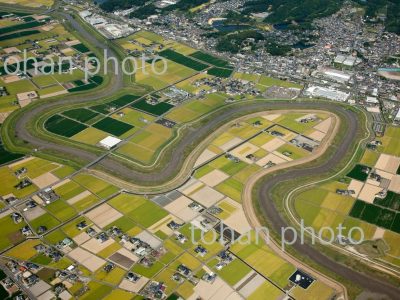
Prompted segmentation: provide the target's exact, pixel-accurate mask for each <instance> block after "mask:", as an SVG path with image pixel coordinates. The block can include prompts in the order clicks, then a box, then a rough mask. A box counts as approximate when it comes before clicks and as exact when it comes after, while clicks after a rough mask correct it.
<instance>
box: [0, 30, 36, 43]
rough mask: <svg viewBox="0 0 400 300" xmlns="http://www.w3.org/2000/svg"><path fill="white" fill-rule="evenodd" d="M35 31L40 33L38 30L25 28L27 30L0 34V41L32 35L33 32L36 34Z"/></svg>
mask: <svg viewBox="0 0 400 300" xmlns="http://www.w3.org/2000/svg"><path fill="white" fill-rule="evenodd" d="M37 33H40V31H39V30H27V31H21V32H17V33H12V34H7V35H2V36H0V41H6V40H10V39H15V38H19V37H24V36H28V35H33V34H37Z"/></svg>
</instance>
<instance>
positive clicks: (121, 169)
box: [16, 14, 400, 299]
mask: <svg viewBox="0 0 400 300" xmlns="http://www.w3.org/2000/svg"><path fill="white" fill-rule="evenodd" d="M63 16H64V17H65V18H66V19H67V20H68V21H69V22H70V23H71V25H72V26H73V28H75V30H77V31H78V32H79V33H80V34H81V35H82V36H83V37H84V38H85V39H86V40H87V41H88V42H89V43H91V44H92V45H95V46H96V47H98V48H102V49H108V51H109V56H116V55H115V53H114V52H113V51H112V49H110V48H109V47H108V46H107V45H105V44H103V43H101V42H99V41H98V40H97V39H96V38H94V37H93V36H92V35H90V34H89V33H88V32H86V31H85V30H84V29H83V28H81V26H80V25H79V23H78V22H76V21H75V20H74V19H73V18H72V17H70V16H69V15H68V14H63ZM114 80H115V81H114V83H113V84H112V86H111V87H110V88H109V89H108V90H107V91H106V92H102V93H93V94H91V95H89V96H85V97H82V96H76V97H70V98H66V99H64V100H61V101H57V102H54V103H51V102H50V103H46V104H44V105H41V106H38V107H35V108H34V109H32V110H30V111H28V112H27V113H26V114H24V115H23V116H22V117H21V118H20V119H19V120H18V121H17V123H16V135H17V136H18V137H19V138H20V139H22V140H25V141H27V142H29V143H30V144H31V145H33V146H35V147H37V148H39V149H48V150H54V151H57V152H60V153H65V154H68V155H72V156H75V157H78V158H80V159H83V160H85V161H88V162H91V161H96V160H97V159H98V158H97V156H96V154H93V153H90V152H87V151H84V150H80V149H77V148H74V147H68V146H65V145H59V144H57V143H52V142H49V141H44V140H41V139H40V138H38V137H36V136H33V135H31V134H30V133H29V132H28V131H27V130H26V127H27V124H28V122H29V120H31V119H32V118H33V117H34V116H37V115H40V114H42V113H44V112H45V111H47V110H48V109H51V108H53V107H55V106H58V105H69V104H71V103H83V102H90V101H94V100H96V99H101V98H105V97H108V96H111V95H113V94H114V93H116V92H117V91H118V90H120V89H121V88H122V87H123V78H122V76H121V75H118V76H116V77H115V79H114ZM288 108H291V109H323V110H328V111H331V112H334V113H335V112H336V113H340V114H344V115H345V116H346V118H347V119H348V122H349V129H348V134H347V136H346V137H345V140H344V141H343V143H342V144H341V145H340V146H339V148H338V149H337V151H336V153H335V155H334V156H333V157H332V158H331V159H330V160H329V161H327V162H325V163H324V164H323V165H322V166H319V167H317V168H313V169H307V170H301V171H294V172H291V173H289V174H284V175H278V176H276V177H275V178H273V179H272V180H270V181H268V182H264V184H263V186H262V189H261V190H260V195H259V196H260V199H261V200H262V201H261V203H262V209H263V212H264V213H265V216H266V217H267V218H268V219H269V220H270V222H271V223H272V224H273V227H274V228H275V229H279V228H280V227H282V226H283V227H285V226H286V223H285V221H284V220H283V219H282V218H281V217H280V216H279V213H278V212H277V210H276V207H275V206H274V203H273V201H271V200H270V194H269V191H270V190H271V188H272V187H273V186H274V185H275V184H277V183H278V182H281V181H283V180H289V179H291V178H293V177H296V176H307V175H310V174H312V175H316V174H320V173H323V172H325V171H327V170H329V169H331V168H332V167H334V166H335V165H336V164H337V163H338V162H339V161H340V159H341V158H342V157H343V156H344V154H345V153H346V152H347V151H348V147H349V145H350V144H351V142H352V140H353V139H354V138H355V133H356V130H357V128H358V126H359V124H358V121H357V119H356V116H355V114H354V113H351V112H350V111H347V110H345V109H343V108H342V107H339V106H337V105H334V104H330V103H305V102H303V103H290V104H289V103H288V102H275V103H266V102H264V103H263V102H256V103H251V104H249V105H247V106H236V107H235V106H232V107H231V109H229V110H227V111H224V112H223V113H220V112H218V113H215V114H214V117H213V118H212V119H211V121H210V122H208V123H207V124H205V125H204V126H202V127H201V128H199V129H197V130H195V131H193V132H192V133H191V134H187V135H185V136H184V137H183V138H182V139H181V140H180V141H179V142H178V144H176V145H175V146H174V149H173V151H171V152H172V153H171V154H170V157H169V158H168V159H169V160H168V161H169V163H168V164H166V166H164V167H162V168H160V169H158V170H157V172H152V173H143V172H139V171H135V170H133V169H130V168H129V167H127V166H125V165H123V164H120V163H118V162H116V161H114V160H112V159H110V158H104V159H103V160H101V161H100V162H99V164H100V165H101V166H102V167H104V168H106V169H107V170H109V171H111V172H112V173H114V174H118V175H120V176H123V177H124V178H129V179H130V180H131V181H133V182H135V183H137V184H141V183H143V184H146V185H151V184H152V183H153V184H154V183H155V182H157V183H160V182H162V181H163V180H166V179H167V178H171V177H172V176H173V174H176V173H177V172H178V170H179V168H180V167H181V166H182V163H183V161H184V159H185V156H186V154H187V153H186V150H187V149H188V147H189V146H191V145H193V144H194V143H197V142H198V141H199V140H202V139H204V138H206V136H207V135H208V134H209V132H210V131H211V130H214V129H216V128H218V127H219V126H221V124H223V123H224V122H226V121H227V120H231V119H232V118H233V117H234V116H237V115H238V114H239V113H240V114H242V115H245V114H248V113H251V112H254V111H262V110H270V109H288ZM295 247H296V250H297V251H298V252H299V253H301V254H305V255H308V256H310V257H311V258H312V259H313V260H314V261H315V262H316V263H318V264H320V265H322V266H324V267H327V268H329V269H330V270H332V271H333V272H336V273H337V274H339V275H340V276H343V277H344V278H346V279H348V280H350V281H353V282H355V283H357V284H359V285H360V286H362V287H364V288H366V289H370V290H373V291H375V292H381V293H384V294H388V295H389V296H391V297H393V299H395V298H396V297H395V296H397V295H398V294H399V293H400V290H399V289H398V288H395V287H393V286H391V285H389V284H387V283H384V282H381V281H379V280H377V279H374V278H370V277H368V276H365V275H362V274H360V273H357V272H355V271H353V270H351V269H350V268H348V267H346V266H343V265H341V264H339V263H337V262H335V261H332V260H331V259H329V258H327V257H325V256H323V255H322V254H320V253H319V252H318V251H317V250H315V249H313V248H311V247H310V246H307V245H297V244H296V245H295Z"/></svg>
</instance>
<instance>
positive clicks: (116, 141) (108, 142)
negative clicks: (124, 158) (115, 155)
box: [99, 136, 122, 150]
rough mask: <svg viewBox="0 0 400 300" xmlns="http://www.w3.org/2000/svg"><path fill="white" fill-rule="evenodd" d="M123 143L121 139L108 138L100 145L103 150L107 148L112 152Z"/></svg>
mask: <svg viewBox="0 0 400 300" xmlns="http://www.w3.org/2000/svg"><path fill="white" fill-rule="evenodd" d="M121 142H122V141H121V140H120V139H117V138H116V137H113V136H108V137H106V138H105V139H103V140H101V141H100V142H99V145H100V146H101V147H103V148H106V149H107V150H111V149H112V148H114V147H115V146H117V145H118V144H119V143H121Z"/></svg>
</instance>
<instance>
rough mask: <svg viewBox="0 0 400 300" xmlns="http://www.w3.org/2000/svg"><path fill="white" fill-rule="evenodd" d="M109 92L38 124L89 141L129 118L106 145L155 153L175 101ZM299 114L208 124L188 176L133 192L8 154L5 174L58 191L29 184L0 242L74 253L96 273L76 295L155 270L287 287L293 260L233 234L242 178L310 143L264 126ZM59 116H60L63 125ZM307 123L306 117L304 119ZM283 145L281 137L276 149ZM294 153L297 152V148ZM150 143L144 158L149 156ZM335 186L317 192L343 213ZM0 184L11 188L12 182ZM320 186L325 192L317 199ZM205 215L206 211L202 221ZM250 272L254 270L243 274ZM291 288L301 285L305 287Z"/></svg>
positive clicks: (27, 255) (241, 218)
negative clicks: (109, 97)
mask: <svg viewBox="0 0 400 300" xmlns="http://www.w3.org/2000/svg"><path fill="white" fill-rule="evenodd" d="M160 99H162V98H160ZM224 101H225V97H224V96H223V95H221V94H212V95H208V96H207V97H205V98H204V99H203V100H202V104H203V105H200V106H199V105H198V104H197V103H195V102H194V101H188V102H187V103H185V104H183V105H182V106H179V108H180V107H185V109H192V110H193V112H194V113H196V114H198V115H199V116H201V115H204V114H206V113H207V112H208V111H211V110H212V109H215V108H216V107H220V106H221V105H223V103H224ZM111 102H113V104H112V105H115V106H116V107H118V108H117V109H116V110H114V111H113V112H111V111H107V108H105V107H103V108H101V107H99V106H91V107H90V108H88V107H81V108H72V109H66V110H64V111H63V112H60V113H59V114H57V115H55V116H53V117H52V118H53V119H52V118H50V119H49V121H48V122H47V123H46V124H47V127H48V128H49V129H52V130H53V131H58V132H59V133H62V134H64V135H71V136H72V139H74V140H76V141H81V142H85V143H92V144H93V145H96V144H97V143H98V140H99V139H101V138H103V137H104V134H106V135H118V134H125V133H122V131H119V132H117V131H118V130H119V127H118V126H119V125H120V124H126V125H128V126H129V129H128V127H126V129H127V130H128V131H130V130H131V128H133V127H134V128H135V129H136V128H137V131H136V132H135V134H133V135H132V137H130V138H129V139H128V140H127V141H126V143H124V144H123V145H122V146H121V147H119V148H117V149H116V150H114V152H113V154H114V155H123V156H124V157H125V156H126V157H129V155H131V156H132V158H133V159H136V158H137V157H139V156H140V155H143V153H145V154H147V155H148V154H150V155H154V154H156V153H157V151H158V149H160V147H161V146H162V145H163V144H164V143H166V142H168V141H169V140H170V139H171V138H172V137H173V136H174V130H175V129H174V128H169V127H168V126H166V125H165V123H162V122H161V123H160V122H159V121H160V120H170V119H173V118H172V117H171V116H173V115H172V114H171V113H172V112H173V111H174V109H175V107H174V108H172V109H171V110H168V111H165V112H164V111H159V112H156V111H147V110H146V109H144V108H145V107H149V106H143V102H141V99H138V98H136V99H132V98H130V97H121V98H118V99H117V100H114V101H111ZM111 102H109V103H111ZM161 103H164V102H161ZM165 103H166V102H165ZM136 104H139V105H136ZM146 104H147V105H149V104H148V103H147V102H146ZM158 114H159V115H160V116H162V118H160V117H159V116H157V115H158ZM302 116H303V115H300V117H302ZM54 117H56V119H55V120H54ZM297 117H298V115H290V114H288V115H287V116H286V115H281V116H277V115H276V114H272V113H265V114H259V115H255V116H251V117H244V118H242V119H241V121H240V122H236V123H232V124H231V125H230V126H227V128H226V130H225V131H224V132H221V133H219V134H218V135H216V136H215V138H214V139H213V140H212V141H211V142H210V145H209V146H208V147H207V150H205V152H204V153H203V154H201V155H200V157H199V160H203V163H200V164H198V163H196V165H197V166H199V167H196V170H195V173H194V176H193V177H192V178H191V179H190V180H189V181H188V182H187V183H185V184H184V185H183V186H181V187H179V188H178V189H176V190H173V191H170V192H169V193H167V194H161V195H136V194H133V193H131V192H127V191H122V190H121V189H120V188H118V187H116V186H115V185H113V184H111V183H109V182H107V181H105V180H103V179H101V178H99V177H96V176H95V175H93V174H91V173H89V172H90V171H89V172H84V171H79V172H76V173H74V170H73V169H71V168H69V167H65V166H61V165H59V164H55V163H50V162H47V161H44V160H41V159H37V158H33V159H30V160H27V161H25V162H24V163H22V164H21V163H20V164H15V165H10V166H6V167H4V170H5V171H3V169H1V168H0V172H1V171H3V172H4V174H5V175H4V176H8V177H9V178H10V182H11V179H13V180H14V181H13V182H15V181H16V180H17V179H16V178H15V175H14V172H16V171H17V170H19V169H20V168H21V166H25V167H26V168H27V170H26V176H28V177H29V178H31V177H32V178H38V177H39V178H41V177H42V176H47V177H46V178H47V180H49V181H45V182H46V183H49V186H51V190H52V191H53V192H54V193H55V195H57V196H58V198H57V200H54V201H50V200H46V201H42V202H40V201H39V199H38V198H37V195H36V196H34V197H32V199H34V201H37V202H36V203H38V205H37V206H35V207H33V208H29V209H26V210H25V209H24V208H25V206H24V205H21V206H19V207H18V208H19V209H20V211H21V214H22V215H23V217H24V220H26V222H27V223H25V222H21V223H19V224H13V223H14V222H13V220H12V219H11V218H10V216H9V215H8V216H6V217H5V218H0V223H2V224H4V225H7V226H8V228H9V229H10V231H7V232H5V233H3V235H4V236H3V237H4V239H3V242H2V243H3V244H0V246H1V247H3V249H8V247H10V246H12V245H14V244H17V243H21V242H22V243H21V244H18V246H17V247H15V248H11V249H10V250H8V251H9V255H10V256H12V257H15V258H18V257H19V258H21V259H28V260H29V261H32V262H36V263H38V264H41V265H44V266H48V267H56V268H57V267H61V266H62V267H63V268H67V267H68V266H69V265H71V264H72V262H73V263H74V264H75V265H76V267H77V268H78V269H79V270H80V271H81V272H82V274H86V275H87V276H89V275H90V276H93V279H94V280H89V281H88V282H87V283H85V284H83V283H78V282H77V283H75V284H73V285H71V286H68V287H67V291H68V293H70V294H71V295H72V294H74V293H76V291H77V290H79V289H81V288H82V287H83V286H87V287H88V288H89V290H87V291H86V292H84V294H83V296H81V297H80V298H81V299H93V297H95V298H99V299H114V298H115V297H122V298H123V299H125V298H132V297H134V296H133V295H135V294H140V295H143V294H144V293H146V291H148V286H149V284H151V282H162V283H163V285H165V289H164V292H165V293H166V295H170V294H175V295H177V296H180V297H186V298H190V297H195V296H199V297H207V293H212V294H216V293H220V292H223V293H228V294H231V295H234V297H240V295H245V296H246V298H248V299H258V298H259V297H260V295H264V294H265V293H268V294H269V295H270V297H272V298H271V299H278V298H279V297H281V296H282V295H283V294H284V291H288V287H289V286H290V282H289V277H290V276H291V275H292V274H293V273H294V272H295V271H296V268H295V267H294V266H293V265H291V264H289V263H287V262H286V261H284V260H283V259H281V258H280V257H279V256H277V255H276V254H275V253H274V252H272V251H271V249H270V248H268V247H267V246H266V245H265V244H264V243H258V242H257V240H256V239H255V238H254V236H253V235H250V239H251V240H250V241H249V243H244V244H242V243H235V242H233V240H230V239H232V238H233V236H241V235H245V234H246V233H247V232H248V231H249V230H250V228H251V227H250V225H249V223H248V221H247V219H246V216H245V214H244V211H243V208H242V206H241V201H242V192H243V189H244V185H245V183H246V181H247V180H248V179H249V178H250V177H251V176H252V175H254V174H255V173H257V172H259V171H260V170H262V169H263V168H264V167H265V166H266V165H267V164H268V163H269V162H270V161H273V162H274V163H276V164H284V163H286V162H288V161H290V160H289V159H285V156H284V155H283V154H280V153H281V152H285V151H289V150H290V151H291V152H293V157H292V159H297V158H300V157H305V156H306V155H309V154H310V152H304V153H303V152H297V151H300V150H301V149H300V148H299V147H297V146H294V145H293V144H292V143H291V142H290V140H289V139H288V138H286V136H284V137H277V136H274V135H272V134H271V132H266V131H268V130H270V129H271V128H274V130H276V129H277V128H284V127H281V126H282V125H281V123H280V122H288V120H290V122H291V124H286V125H288V127H293V126H294V127H295V125H297V124H296V121H293V120H296V119H297ZM167 118H168V119H167ZM196 118H197V117H196ZM323 121H324V120H323V119H320V120H318V121H316V122H315V124H313V125H314V126H317V125H318V124H320V123H322V122H323ZM65 122H66V123H65ZM60 123H61V124H63V123H64V124H63V125H64V126H61V125H60ZM65 124H68V126H67V125H65ZM71 124H78V125H79V128H81V127H82V126H83V127H84V129H83V130H82V131H80V132H78V133H75V132H76V128H75V127H74V126H72V125H71ZM117 125H118V126H117ZM289 125H290V126H289ZM314 126H309V127H307V130H308V129H310V128H311V129H312V128H313V127H314ZM107 131H108V132H107ZM111 131H112V132H111ZM284 131H285V133H286V134H287V135H291V136H292V138H296V137H297V136H299V135H298V134H296V133H295V132H293V131H292V130H290V129H285V130H284ZM74 133H75V134H74ZM72 134H73V135H72ZM85 136H86V138H85ZM282 147H287V148H285V149H286V150H285V151H283V150H282ZM137 149H140V150H142V151H138V150H137ZM288 149H289V150H288ZM135 151H137V153H135ZM280 151H281V152H280ZM302 151H303V150H302ZM304 151H305V150H304ZM211 153H214V154H211ZM299 153H301V156H298V155H299ZM150 155H149V156H148V157H145V156H142V158H143V159H146V158H148V159H152V157H150ZM200 165H201V167H200ZM49 174H52V176H54V178H53V177H51V175H49ZM56 174H58V175H56ZM62 176H64V177H66V178H65V179H63V177H62ZM33 180H35V179H33ZM42 180H44V179H42ZM50 180H51V181H50ZM37 184H38V185H39V186H40V187H43V185H44V183H42V181H37ZM39 186H38V187H34V188H32V190H26V191H24V194H23V195H24V196H28V195H29V194H28V193H34V192H36V191H37V190H38V189H39ZM333 188H334V187H333V186H329V187H327V189H328V190H329V191H326V192H324V193H321V203H325V204H324V205H323V206H324V208H326V209H328V208H329V209H336V210H337V211H341V212H344V213H348V211H349V210H350V209H351V208H352V204H350V203H346V202H345V201H343V203H342V204H341V205H338V206H337V207H336V206H335V207H333V206H332V201H333V199H335V194H334V193H332V192H331V191H332V189H333ZM0 191H1V188H0ZM1 192H2V193H7V194H9V193H11V192H13V191H12V190H4V191H1ZM322 196H326V197H328V196H329V197H331V198H329V199H325V198H323V199H322ZM351 199H352V198H351ZM387 202H388V203H390V204H391V203H392V202H393V201H392V200H390V199H387ZM388 205H389V204H388ZM206 211H207V213H205V212H206ZM205 218H207V219H205ZM205 220H208V221H207V222H211V223H210V224H209V225H206V224H207V222H205ZM221 221H223V224H224V225H225V226H227V228H229V229H230V230H231V231H232V237H229V235H222V234H221V232H218V230H217V228H218V226H219V224H220V222H221ZM26 224H28V225H29V226H30V228H32V230H33V234H41V235H43V240H41V241H36V240H32V241H35V242H34V243H33V242H31V240H27V241H24V240H25V237H24V236H23V235H22V233H21V228H22V227H23V226H25V225H26ZM39 243H41V244H46V245H51V246H53V247H55V249H59V251H60V253H61V256H62V258H61V259H60V260H58V261H55V260H54V258H53V257H51V256H49V255H48V254H46V252H39V250H38V249H40V246H38V244H39ZM137 243H139V244H137ZM46 245H45V246H44V247H46ZM137 245H141V246H137ZM226 245H230V247H229V248H227V247H226ZM21 249H23V252H22V253H20V252H21ZM227 249H228V250H227ZM143 253H145V254H143ZM185 270H186V271H185ZM128 272H133V273H134V274H136V275H137V276H139V277H140V278H139V279H138V281H137V283H133V282H130V281H129V280H128V279H127V276H128ZM185 272H189V273H190V274H196V277H197V278H198V279H199V282H198V283H197V284H195V283H192V282H191V281H190V280H189V277H188V276H187V275H185V274H186V273H185ZM211 273H215V274H216V275H217V277H216V279H215V281H213V282H210V283H207V282H206V281H205V279H204V278H205V277H203V276H205V275H207V274H211ZM250 277H251V278H254V281H253V280H251V281H247V280H246V278H250ZM240 283H241V284H240ZM51 285H52V284H50V286H51ZM238 286H240V288H238ZM206 287H207V288H206ZM320 288H321V290H322V292H321V293H324V295H325V293H326V294H327V293H328V291H329V289H328V288H327V287H326V286H325V285H324V284H322V283H321V286H320ZM126 292H129V293H130V294H129V295H130V296H131V297H128V294H127V293H126ZM297 293H299V294H301V293H302V291H297ZM221 297H223V298H224V297H225V296H221Z"/></svg>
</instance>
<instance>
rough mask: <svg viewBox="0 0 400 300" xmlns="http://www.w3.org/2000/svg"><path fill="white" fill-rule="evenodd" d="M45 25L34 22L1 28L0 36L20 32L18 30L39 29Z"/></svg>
mask: <svg viewBox="0 0 400 300" xmlns="http://www.w3.org/2000/svg"><path fill="white" fill-rule="evenodd" d="M44 23H45V22H39V21H33V22H27V23H22V24H17V25H14V26H8V27H3V28H0V34H6V33H11V32H14V31H18V30H23V29H28V28H33V27H38V26H41V25H43V24H44Z"/></svg>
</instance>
